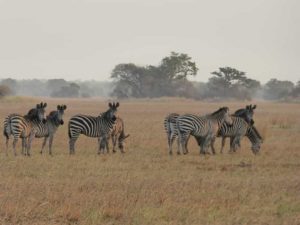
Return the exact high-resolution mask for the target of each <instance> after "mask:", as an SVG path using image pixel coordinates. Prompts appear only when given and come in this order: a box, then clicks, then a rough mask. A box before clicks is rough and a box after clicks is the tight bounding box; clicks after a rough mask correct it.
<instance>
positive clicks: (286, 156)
mask: <svg viewBox="0 0 300 225" xmlns="http://www.w3.org/2000/svg"><path fill="white" fill-rule="evenodd" d="M41 100H43V101H47V102H48V107H47V110H48V111H50V110H52V109H54V108H56V105H57V104H67V106H68V108H67V110H66V114H65V121H68V119H69V118H70V116H72V115H74V114H77V113H79V112H80V113H84V114H90V115H98V114H99V112H102V111H104V110H105V109H106V108H107V107H106V105H107V102H105V101H104V100H99V99H87V100H70V99H32V98H30V99H26V98H23V99H21V100H20V99H19V98H18V99H17V100H16V101H14V99H9V100H3V101H0V105H1V107H0V118H4V116H5V115H7V114H9V113H12V112H18V113H22V114H23V113H24V112H26V111H27V110H28V109H29V108H31V107H32V106H33V105H35V104H36V103H37V102H38V101H41ZM256 103H257V104H258V108H257V110H256V114H255V121H256V125H257V128H258V130H259V131H260V132H261V134H262V136H263V137H264V144H263V145H262V149H261V152H260V154H259V155H257V156H255V155H253V154H252V152H251V150H250V144H249V141H248V140H247V139H244V140H243V142H242V149H241V150H240V151H239V152H238V153H236V154H228V153H224V154H217V155H215V156H205V157H204V156H200V155H199V151H198V148H197V146H196V143H195V141H194V140H193V139H191V141H190V143H189V149H190V153H189V154H188V155H185V156H183V155H181V156H177V155H176V154H174V155H173V156H169V155H168V154H167V142H166V136H165V134H164V130H163V118H164V116H165V115H167V114H168V113H169V112H178V113H185V112H189V113H196V114H206V113H208V112H212V111H214V110H215V109H217V108H219V107H220V106H224V105H227V106H229V107H230V109H231V111H234V110H235V109H238V108H241V107H243V106H244V105H246V102H225V103H224V102H221V103H207V102H198V101H191V100H182V99H160V100H139V101H137V100H132V101H121V107H120V110H119V115H120V116H121V117H122V118H123V119H124V120H125V123H126V126H125V128H126V132H127V133H130V138H128V140H127V143H126V144H127V149H126V153H125V154H121V153H120V152H118V153H116V154H112V153H110V154H107V155H100V156H99V155H97V154H96V152H97V147H96V145H97V141H96V140H95V139H90V138H86V137H83V136H82V137H80V139H79V140H78V142H77V143H76V154H75V155H74V156H69V154H68V137H67V125H66V124H67V123H65V125H64V126H63V127H61V128H60V129H59V130H58V132H57V134H56V138H55V140H54V146H53V153H54V156H53V157H51V156H49V155H47V154H44V155H40V154H39V150H40V147H41V144H42V139H35V140H34V144H33V149H32V153H33V155H32V157H30V158H26V157H23V156H21V155H20V141H19V144H18V152H19V155H18V156H17V157H14V156H13V154H12V148H11V147H10V152H9V156H8V157H7V156H6V155H5V154H4V149H5V148H4V146H5V143H4V138H0V146H1V150H2V151H1V153H0V224H3V225H12V224H22V225H23V224H24V225H25V224H26V225H27V224H28V225H29V224H30V225H42V224H87V225H96V224H109V225H112V224H120V225H121V224H122V225H125V224H132V225H144V224H149V225H154V224H155V225H156V224H166V225H167V224H168V225H179V224H187V225H193V224H195V225H196V224H197V225H199V224H228V225H229V224H230V225H231V224H251V225H252V224H264V225H267V224H272V225H277V224H286V225H292V224H300V116H299V115H300V105H299V104H285V103H267V102H256ZM2 126H3V125H2V123H1V130H2ZM216 147H217V149H219V148H220V140H217V143H216ZM228 148H229V146H228V143H227V145H226V150H228Z"/></svg>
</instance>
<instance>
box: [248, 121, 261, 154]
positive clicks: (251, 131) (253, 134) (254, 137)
mask: <svg viewBox="0 0 300 225" xmlns="http://www.w3.org/2000/svg"><path fill="white" fill-rule="evenodd" d="M246 137H247V138H248V139H249V140H250V142H251V144H252V146H251V150H252V152H253V153H254V154H257V153H258V152H259V150H260V146H261V144H262V143H263V138H262V137H261V136H260V134H259V132H258V130H257V129H256V128H255V126H249V127H248V129H247V133H246Z"/></svg>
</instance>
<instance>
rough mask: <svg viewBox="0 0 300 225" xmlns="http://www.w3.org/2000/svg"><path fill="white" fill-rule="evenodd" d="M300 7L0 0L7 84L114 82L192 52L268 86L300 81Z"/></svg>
mask: <svg viewBox="0 0 300 225" xmlns="http://www.w3.org/2000/svg"><path fill="white" fill-rule="evenodd" d="M299 43H300V1H298V0H251V1H246V0H244V1H242V0H207V1H203V0H195V1H193V0H173V1H172V0H123V1H122V0H47V1H46V0H0V78H6V77H11V78H18V79H22V78H25V79H27V78H41V79H43V78H45V79H48V78H65V79H67V80H74V79H82V80H85V79H97V80H107V79H108V78H109V76H110V72H111V70H112V69H113V68H114V66H115V65H117V64H119V63H129V62H132V63H135V64H137V65H158V64H159V62H160V60H161V59H162V58H163V57H165V56H167V55H169V53H170V52H171V51H176V52H180V53H187V54H188V55H190V56H191V57H192V59H193V60H194V61H195V62H196V64H197V66H198V67H199V72H198V75H197V77H196V78H195V79H196V80H200V81H207V79H208V77H210V72H212V71H214V70H216V69H218V67H221V66H232V67H235V68H237V69H239V70H242V71H246V72H247V74H248V76H249V77H251V78H254V79H258V80H260V81H262V82H263V83H264V82H266V81H267V80H269V79H270V78H273V77H274V78H277V79H287V80H291V81H294V82H296V81H298V80H300V71H299V68H300V67H299V64H300V44H299Z"/></svg>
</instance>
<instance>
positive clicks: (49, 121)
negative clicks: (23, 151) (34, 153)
mask: <svg viewBox="0 0 300 225" xmlns="http://www.w3.org/2000/svg"><path fill="white" fill-rule="evenodd" d="M66 109H67V106H66V105H58V106H57V110H55V111H51V112H50V113H49V115H48V116H47V118H46V123H43V122H37V121H36V122H34V127H35V130H36V133H35V137H36V138H44V141H43V145H42V149H41V151H40V153H41V154H43V149H44V147H45V145H46V143H47V141H48V139H49V155H52V143H53V138H54V134H55V132H56V131H57V128H58V127H59V125H63V124H64V121H63V115H64V111H65V110H66Z"/></svg>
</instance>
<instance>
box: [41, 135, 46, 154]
mask: <svg viewBox="0 0 300 225" xmlns="http://www.w3.org/2000/svg"><path fill="white" fill-rule="evenodd" d="M47 140H48V137H44V141H43V144H42V149H41V151H40V153H41V154H43V150H44V148H45V145H46V143H47Z"/></svg>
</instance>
